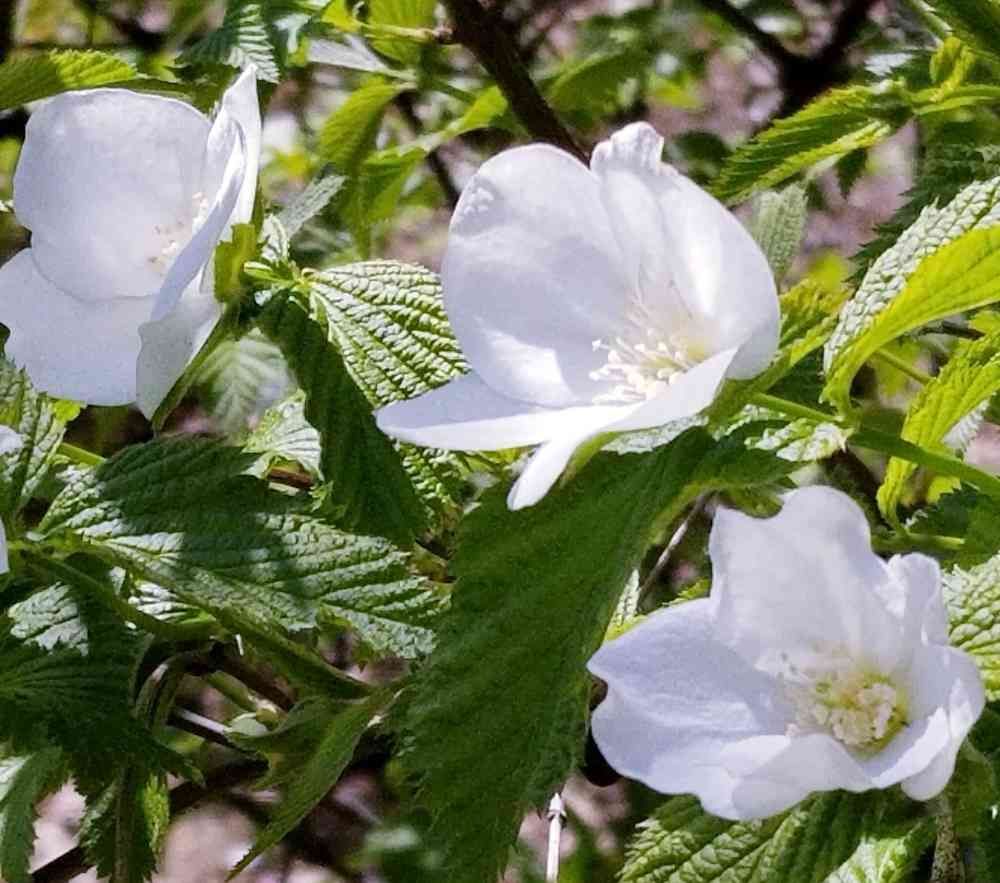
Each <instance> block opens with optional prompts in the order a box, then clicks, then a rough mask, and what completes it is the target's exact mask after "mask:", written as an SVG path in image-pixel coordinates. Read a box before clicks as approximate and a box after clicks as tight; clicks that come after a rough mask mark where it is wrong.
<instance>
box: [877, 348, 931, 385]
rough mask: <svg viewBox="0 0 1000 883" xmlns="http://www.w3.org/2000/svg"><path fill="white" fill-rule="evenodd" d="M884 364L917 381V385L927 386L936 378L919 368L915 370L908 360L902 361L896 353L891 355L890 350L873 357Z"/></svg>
mask: <svg viewBox="0 0 1000 883" xmlns="http://www.w3.org/2000/svg"><path fill="white" fill-rule="evenodd" d="M872 358H873V359H876V360H877V361H879V362H882V363H883V364H886V365H888V366H889V367H891V368H895V369H896V370H897V371H899V372H900V373H902V374H905V375H906V376H907V377H909V378H910V379H911V380H916V381H917V383H920V384H926V383H930V382H931V381H932V380H933V379H934V378H933V377H931V375H930V374H926V373H924V372H923V371H921V370H920V369H919V368H914V367H913V365H911V364H910V363H909V362H907V361H906V359H901V358H900V357H899V356H897V355H896V354H895V353H890V352H889V351H888V350H879V351H878V352H877V353H875V354H874V355H873V356H872Z"/></svg>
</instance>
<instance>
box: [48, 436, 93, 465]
mask: <svg viewBox="0 0 1000 883" xmlns="http://www.w3.org/2000/svg"><path fill="white" fill-rule="evenodd" d="M56 453H57V454H59V455H60V456H62V457H65V458H66V459H67V460H72V461H73V462H74V463H78V464H79V465H80V466H100V465H101V464H102V463H103V462H104V458H103V457H102V456H101V455H100V454H94V453H92V452H91V451H87V450H84V449H83V448H78V447H77V446H76V445H71V444H69V443H68V442H63V443H62V444H61V445H59V448H58V450H57V451H56Z"/></svg>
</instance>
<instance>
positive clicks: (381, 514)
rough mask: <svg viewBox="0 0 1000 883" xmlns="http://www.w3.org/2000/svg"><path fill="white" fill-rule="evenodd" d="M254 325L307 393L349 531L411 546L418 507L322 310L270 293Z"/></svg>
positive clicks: (291, 295)
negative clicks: (276, 348) (277, 350)
mask: <svg viewBox="0 0 1000 883" xmlns="http://www.w3.org/2000/svg"><path fill="white" fill-rule="evenodd" d="M258 323H259V325H260V327H261V328H262V329H263V330H264V332H265V333H266V334H267V335H268V336H269V337H270V338H271V339H272V340H273V341H275V343H277V344H278V345H279V346H280V347H281V349H282V351H283V352H284V354H285V358H286V359H287V360H288V363H289V367H290V368H291V369H292V371H293V373H294V374H295V376H296V378H297V379H298V382H299V385H300V386H301V387H302V389H303V390H305V393H306V406H305V415H306V419H307V420H308V421H309V422H310V423H311V424H312V425H313V426H314V427H315V428H316V429H317V430H318V431H319V434H320V438H321V440H322V443H323V450H322V457H321V461H320V462H321V465H322V469H323V475H324V477H325V478H326V480H327V481H328V482H330V483H331V495H332V499H333V500H334V502H336V503H337V504H338V505H339V506H342V507H343V516H342V521H343V523H344V524H345V525H347V526H348V527H351V528H353V529H357V530H360V531H363V532H365V533H372V534H378V535H380V536H386V537H389V538H390V539H394V540H397V541H399V542H401V543H408V542H410V541H411V540H412V539H413V537H414V536H415V535H417V534H419V533H420V532H422V531H423V529H424V526H425V524H426V518H425V514H424V507H423V506H422V505H421V503H420V500H419V499H418V498H417V495H416V493H415V492H414V490H413V487H412V485H411V484H410V481H409V479H408V477H407V474H406V472H405V471H404V469H403V464H402V462H401V461H400V457H399V454H398V453H397V451H396V449H395V448H394V447H393V445H392V442H390V441H389V439H388V438H386V437H385V436H384V435H383V434H382V433H381V432H379V430H378V427H376V425H375V418H374V417H373V416H372V412H371V406H370V405H369V403H368V401H367V400H366V399H365V396H364V393H363V392H362V391H361V390H360V389H359V388H358V386H356V385H355V382H354V380H353V379H352V378H351V375H350V374H349V373H348V371H347V368H346V367H345V365H344V358H343V356H342V355H341V353H340V352H339V351H338V349H337V347H336V345H335V343H334V340H335V337H334V334H335V332H334V330H333V329H332V327H331V325H330V322H329V320H328V318H327V316H326V313H325V311H324V310H323V308H322V304H321V303H317V302H316V301H315V300H313V299H311V298H305V297H302V296H300V295H299V294H297V293H296V292H290V291H287V292H277V293H276V294H274V295H273V296H272V298H271V300H270V301H269V302H268V304H267V306H266V307H265V308H264V310H263V312H262V313H261V315H260V317H259V318H258Z"/></svg>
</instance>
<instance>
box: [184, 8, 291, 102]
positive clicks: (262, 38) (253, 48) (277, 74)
mask: <svg viewBox="0 0 1000 883" xmlns="http://www.w3.org/2000/svg"><path fill="white" fill-rule="evenodd" d="M178 63H179V64H181V65H216V64H223V65H226V66H228V67H235V68H237V69H239V70H243V69H244V68H247V67H249V66H250V65H254V66H255V67H256V68H257V77H258V78H259V79H261V80H267V81H269V82H271V83H277V82H278V81H279V80H280V79H281V67H280V62H279V53H278V50H277V47H276V45H275V40H274V35H273V31H272V26H271V22H270V21H269V19H268V3H267V0H229V2H228V3H227V5H226V16H225V18H224V19H223V21H222V26H221V27H220V28H219V29H218V30H216V31H213V32H212V33H211V34H209V35H208V36H207V37H204V38H202V39H201V40H199V41H198V42H197V43H195V44H194V46H192V47H190V48H189V49H186V50H185V51H184V52H183V53H182V54H181V56H180V58H179V59H178Z"/></svg>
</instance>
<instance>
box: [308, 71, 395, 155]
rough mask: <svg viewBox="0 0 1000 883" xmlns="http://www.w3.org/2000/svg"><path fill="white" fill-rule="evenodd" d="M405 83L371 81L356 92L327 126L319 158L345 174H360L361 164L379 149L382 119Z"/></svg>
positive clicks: (321, 137) (322, 133)
mask: <svg viewBox="0 0 1000 883" xmlns="http://www.w3.org/2000/svg"><path fill="white" fill-rule="evenodd" d="M407 88H408V86H407V85H406V84H405V83H391V82H386V81H385V80H382V79H377V78H376V79H371V80H369V81H368V82H367V83H365V84H364V85H363V86H361V87H359V88H358V89H356V90H355V91H353V92H352V93H351V94H350V95H349V96H348V97H347V100H346V101H344V103H343V104H341V105H340V107H338V108H337V109H336V110H335V111H334V112H333V114H331V116H330V118H329V119H328V120H327V121H326V122H325V123H324V124H323V128H322V130H321V131H320V134H319V155H320V157H321V158H322V159H324V160H326V161H327V162H328V163H330V164H331V165H332V166H333V167H334V168H335V169H336V170H337V171H338V172H340V173H341V174H352V173H354V172H356V171H357V168H358V166H359V165H360V164H361V161H362V160H363V159H364V158H365V157H366V156H367V155H368V154H369V153H371V151H372V150H373V148H374V147H375V138H376V137H377V136H378V131H379V128H380V127H381V125H382V117H383V116H384V114H385V112H386V109H387V108H388V106H389V104H390V103H391V102H392V100H393V99H394V98H396V96H398V95H400V94H401V93H402V92H404V91H405V90H406V89H407Z"/></svg>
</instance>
